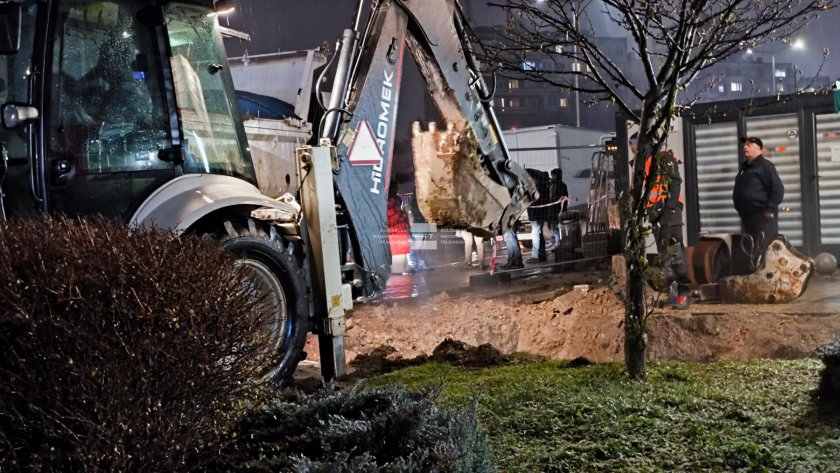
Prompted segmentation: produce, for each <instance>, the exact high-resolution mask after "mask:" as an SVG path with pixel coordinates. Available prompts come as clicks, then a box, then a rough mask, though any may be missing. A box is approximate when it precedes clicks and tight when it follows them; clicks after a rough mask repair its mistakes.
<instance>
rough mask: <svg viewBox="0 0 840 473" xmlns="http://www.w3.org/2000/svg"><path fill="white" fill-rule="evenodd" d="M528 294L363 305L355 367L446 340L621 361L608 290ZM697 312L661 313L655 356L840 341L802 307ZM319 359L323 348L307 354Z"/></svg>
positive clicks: (352, 324) (787, 349)
mask: <svg viewBox="0 0 840 473" xmlns="http://www.w3.org/2000/svg"><path fill="white" fill-rule="evenodd" d="M531 299H532V297H529V296H528V295H508V296H505V297H501V298H482V297H481V296H476V295H466V296H463V297H460V298H451V297H450V296H449V295H447V294H446V293H441V294H438V295H436V296H433V297H431V298H429V299H426V300H423V301H417V300H409V301H405V302H400V303H391V304H382V305H366V306H357V307H356V308H355V309H354V310H353V312H352V313H351V316H350V317H349V318H348V321H347V327H348V329H347V333H346V337H345V344H346V350H347V359H348V361H350V360H353V359H354V358H356V357H357V356H360V355H369V354H371V353H372V352H373V351H374V350H375V349H377V348H380V347H390V349H392V350H393V351H392V352H390V353H388V354H387V356H388V357H390V358H392V359H397V358H401V359H412V358H416V357H430V356H432V355H433V353H434V350H435V348H436V347H438V346H439V345H440V344H441V343H442V342H443V341H445V340H447V339H450V340H457V341H460V342H463V343H466V344H468V345H471V346H481V345H485V344H487V345H490V346H492V347H494V348H495V349H497V350H498V351H499V352H500V353H501V354H504V355H506V354H510V353H514V352H528V353H531V354H533V355H537V356H541V357H546V358H553V359H574V358H579V357H581V358H585V359H587V360H590V361H593V362H610V361H622V360H623V356H624V354H623V350H624V347H623V338H624V306H623V304H622V302H621V301H620V300H619V299H618V297H616V295H615V294H614V293H613V292H612V291H610V290H609V289H607V288H604V287H602V288H596V289H593V290H590V291H587V292H583V291H579V290H574V291H569V292H566V293H564V294H562V295H560V296H557V297H552V296H549V298H548V299H547V300H542V301H537V302H532V300H531ZM790 307H792V306H787V308H785V307H784V306H771V305H709V304H697V305H694V306H692V307H691V309H690V310H688V311H671V310H663V309H657V310H656V311H654V313H653V314H652V315H651V317H650V320H649V323H648V336H649V348H648V357H649V358H651V359H656V360H680V361H711V360H745V359H754V358H794V357H803V356H812V355H813V353H814V350H815V349H816V348H817V347H819V346H822V345H824V344H826V343H828V342H829V341H830V340H831V337H832V335H834V334H837V333H840V314H836V313H833V312H831V311H827V310H825V309H824V308H823V309H822V310H821V311H820V310H815V309H812V308H809V307H806V306H796V307H798V310H797V311H793V312H791V311H790ZM307 352H308V353H310V359H317V341H316V340H315V339H314V338H312V339H311V340H310V346H309V347H307Z"/></svg>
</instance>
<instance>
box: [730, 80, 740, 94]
mask: <svg viewBox="0 0 840 473" xmlns="http://www.w3.org/2000/svg"><path fill="white" fill-rule="evenodd" d="M729 90H731V91H732V92H740V91H741V83H740V82H732V83H731V84H730V87H729Z"/></svg>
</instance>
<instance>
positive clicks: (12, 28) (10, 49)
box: [0, 3, 23, 55]
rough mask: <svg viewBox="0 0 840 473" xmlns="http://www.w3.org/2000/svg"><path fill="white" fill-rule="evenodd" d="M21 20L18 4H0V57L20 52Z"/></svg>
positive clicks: (21, 9) (21, 11) (20, 10)
mask: <svg viewBox="0 0 840 473" xmlns="http://www.w3.org/2000/svg"><path fill="white" fill-rule="evenodd" d="M22 19H23V7H22V6H21V5H20V4H14V3H12V4H5V5H4V4H0V55H8V54H16V53H17V52H18V51H19V50H20V25H21V23H22Z"/></svg>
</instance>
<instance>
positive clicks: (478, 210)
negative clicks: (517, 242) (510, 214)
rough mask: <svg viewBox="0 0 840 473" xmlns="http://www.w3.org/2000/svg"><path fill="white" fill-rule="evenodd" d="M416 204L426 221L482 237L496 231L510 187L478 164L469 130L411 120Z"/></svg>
mask: <svg viewBox="0 0 840 473" xmlns="http://www.w3.org/2000/svg"><path fill="white" fill-rule="evenodd" d="M412 151H413V154H414V169H415V177H414V179H415V187H416V196H417V204H418V206H419V207H420V212H421V213H422V214H423V217H425V218H426V220H427V221H429V222H432V223H434V224H436V225H439V226H442V227H447V228H463V229H468V230H469V231H471V232H473V233H475V234H476V235H481V236H484V237H493V236H495V234H496V233H497V231H498V229H499V228H500V227H499V224H500V220H501V219H502V216H503V215H504V213H505V209H506V208H507V206H508V205H510V203H511V200H512V199H511V197H510V192H509V191H508V189H507V188H506V187H505V186H503V185H501V184H499V183H497V182H495V181H494V180H493V179H491V178H490V176H489V175H488V174H487V172H486V171H485V170H484V169H483V167H482V165H481V157H480V155H479V152H478V143H477V142H476V140H475V138H474V137H473V136H472V131H471V130H470V129H469V128H467V129H465V130H464V131H461V132H458V131H455V130H454V127H453V126H452V125H451V124H450V125H449V126H448V127H447V129H446V130H445V131H438V130H437V129H436V128H435V126H434V124H430V126H429V130H428V131H421V129H420V124H419V123H415V124H414V133H413V138H412Z"/></svg>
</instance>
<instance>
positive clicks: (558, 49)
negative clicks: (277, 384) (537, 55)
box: [554, 44, 563, 54]
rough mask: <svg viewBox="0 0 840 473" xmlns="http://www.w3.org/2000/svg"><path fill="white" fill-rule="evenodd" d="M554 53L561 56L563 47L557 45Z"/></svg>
mask: <svg viewBox="0 0 840 473" xmlns="http://www.w3.org/2000/svg"><path fill="white" fill-rule="evenodd" d="M554 52H555V53H557V54H563V45H562V44H558V45H556V46H554Z"/></svg>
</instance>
